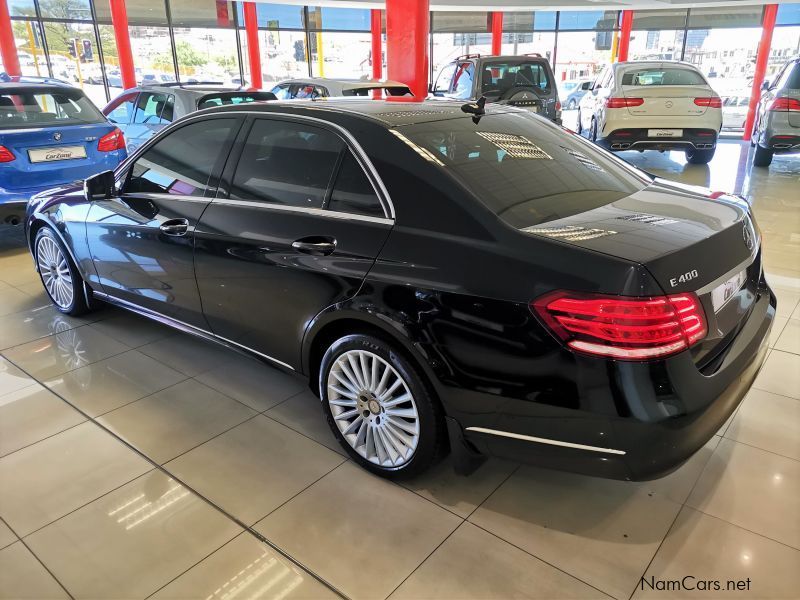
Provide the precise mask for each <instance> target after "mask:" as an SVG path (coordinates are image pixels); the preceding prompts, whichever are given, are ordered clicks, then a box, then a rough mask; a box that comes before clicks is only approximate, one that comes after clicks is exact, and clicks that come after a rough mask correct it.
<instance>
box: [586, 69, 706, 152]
mask: <svg viewBox="0 0 800 600" xmlns="http://www.w3.org/2000/svg"><path fill="white" fill-rule="evenodd" d="M721 128H722V99H721V98H720V97H719V95H717V93H716V92H715V91H714V90H713V89H712V88H711V86H710V85H709V83H708V81H707V80H706V78H705V75H703V74H702V73H701V72H700V71H699V70H698V69H697V68H696V67H695V66H693V65H690V64H688V63H684V62H678V61H632V62H620V63H614V64H613V65H609V66H607V67H606V68H605V70H604V71H603V72H602V74H601V75H600V76H599V77H598V78H597V80H596V81H595V83H594V85H593V86H592V90H591V92H589V93H587V94H586V95H585V96H584V97H583V99H582V100H581V102H580V105H579V112H578V133H581V134H585V135H587V136H588V137H589V139H590V140H592V141H593V142H596V143H597V144H599V145H601V146H603V147H604V148H606V149H607V150H612V151H617V150H642V151H644V150H660V151H662V152H663V151H666V150H684V151H685V153H686V160H687V161H688V162H690V163H692V164H706V163H708V162H709V161H710V160H711V159H712V158H713V157H714V152H715V151H716V148H717V138H718V136H719V132H720V129H721Z"/></svg>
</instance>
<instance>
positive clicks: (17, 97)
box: [0, 88, 106, 129]
mask: <svg viewBox="0 0 800 600" xmlns="http://www.w3.org/2000/svg"><path fill="white" fill-rule="evenodd" d="M0 106H3V108H4V110H3V112H2V113H0V114H2V123H0V128H3V129H5V128H20V127H63V126H66V125H84V124H86V123H105V122H106V118H105V117H104V116H103V113H101V112H100V111H99V110H97V108H95V106H94V104H92V102H91V101H90V100H89V99H88V98H87V97H86V96H84V95H83V92H82V91H81V90H77V89H71V88H65V89H64V90H63V91H62V90H54V91H50V90H47V91H45V90H42V89H41V88H39V89H37V88H17V89H14V88H11V89H8V88H5V89H3V90H2V93H0Z"/></svg>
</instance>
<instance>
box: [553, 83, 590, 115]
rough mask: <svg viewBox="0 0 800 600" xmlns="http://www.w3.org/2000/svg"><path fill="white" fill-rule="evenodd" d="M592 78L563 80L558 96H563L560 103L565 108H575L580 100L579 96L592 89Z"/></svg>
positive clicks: (581, 96)
mask: <svg viewBox="0 0 800 600" xmlns="http://www.w3.org/2000/svg"><path fill="white" fill-rule="evenodd" d="M592 83H594V80H592V79H575V80H573V81H565V82H564V83H563V84H562V86H563V87H562V90H563V91H560V92H559V96H561V97H563V101H562V103H561V105H562V106H563V108H565V109H567V110H575V109H576V108H578V105H579V104H580V102H581V98H583V97H584V96H585V95H586V92H588V91H589V90H591V89H592Z"/></svg>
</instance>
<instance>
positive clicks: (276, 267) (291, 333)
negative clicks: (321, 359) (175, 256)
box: [195, 115, 393, 368]
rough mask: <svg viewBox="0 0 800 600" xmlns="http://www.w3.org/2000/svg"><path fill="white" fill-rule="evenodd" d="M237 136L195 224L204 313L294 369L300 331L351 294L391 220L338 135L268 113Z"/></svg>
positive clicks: (220, 328)
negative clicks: (215, 190) (217, 186)
mask: <svg viewBox="0 0 800 600" xmlns="http://www.w3.org/2000/svg"><path fill="white" fill-rule="evenodd" d="M242 139H243V142H242V144H241V147H240V149H239V153H238V155H237V153H234V154H233V155H232V157H231V159H230V160H229V164H228V166H227V167H226V172H225V175H224V177H223V181H224V183H223V186H221V191H220V196H219V197H218V198H216V199H215V200H214V201H213V202H212V203H211V204H210V205H209V207H208V209H207V210H206V211H205V213H204V214H203V217H202V219H201V220H200V223H199V224H198V227H197V232H196V250H195V265H196V273H197V283H198V287H199V289H200V296H201V298H202V302H203V310H204V313H205V316H206V318H207V319H208V323H209V325H210V326H211V329H212V331H213V332H214V333H215V334H217V335H219V336H221V337H223V338H226V339H228V340H230V341H233V342H235V343H237V344H240V345H243V346H246V347H248V348H251V349H253V350H255V351H257V352H259V353H261V354H263V355H266V356H268V357H270V358H272V359H274V360H276V361H278V362H280V363H284V364H287V365H290V366H292V367H295V368H296V367H298V366H299V361H300V342H301V340H302V337H303V334H304V332H305V330H306V327H307V326H308V324H309V323H310V322H311V320H312V319H313V318H314V316H315V315H317V314H318V313H319V312H320V311H322V310H323V309H325V308H326V307H328V306H331V305H332V304H335V303H337V302H341V301H343V300H345V299H347V298H349V297H351V296H353V295H354V294H355V293H356V292H357V291H358V289H359V288H360V286H361V283H362V281H363V279H364V277H365V276H366V274H367V272H368V271H369V269H370V268H371V267H372V264H373V263H374V261H375V258H376V256H377V255H378V252H379V251H380V249H381V247H382V246H383V243H384V241H385V240H386V237H387V236H388V234H389V231H390V230H391V226H392V223H393V221H392V220H391V219H389V218H387V216H386V213H385V212H384V209H383V204H382V199H381V197H380V196H379V195H378V193H377V192H376V187H377V186H376V185H375V183H376V180H375V179H374V176H373V175H371V174H370V175H368V174H367V173H368V172H369V173H371V171H368V170H367V169H365V167H368V164H367V163H366V162H365V160H364V159H363V157H361V156H360V155H358V154H356V153H355V152H354V151H353V149H352V148H351V147H350V146H349V145H348V143H346V142H345V141H344V139H343V138H342V136H341V135H340V134H339V133H338V131H337V130H336V129H333V128H329V127H327V126H325V125H320V124H319V122H317V121H314V122H313V123H312V122H309V121H307V120H302V119H300V118H288V117H281V116H277V115H275V116H271V117H269V118H267V117H263V118H262V117H258V118H254V119H252V120H251V121H250V123H249V126H245V128H244V129H243V136H242ZM223 188H224V189H223Z"/></svg>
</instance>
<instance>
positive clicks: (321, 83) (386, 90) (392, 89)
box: [272, 77, 412, 100]
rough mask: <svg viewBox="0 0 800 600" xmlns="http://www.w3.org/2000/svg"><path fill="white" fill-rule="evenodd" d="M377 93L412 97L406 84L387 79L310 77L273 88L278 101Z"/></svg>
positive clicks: (279, 84)
mask: <svg viewBox="0 0 800 600" xmlns="http://www.w3.org/2000/svg"><path fill="white" fill-rule="evenodd" d="M376 91H377V92H380V93H381V95H382V96H410V95H412V94H411V90H409V89H408V86H407V85H406V84H405V83H400V82H399V81H389V80H387V79H330V78H326V77H309V78H307V79H286V80H284V81H281V82H280V83H278V84H277V85H276V86H275V87H273V88H272V93H273V94H275V96H277V98H278V100H296V99H304V98H335V97H340V96H370V95H372V93H373V92H376Z"/></svg>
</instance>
